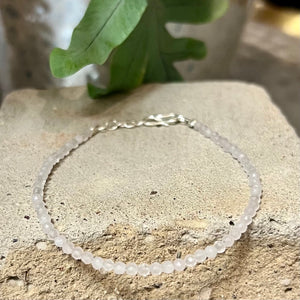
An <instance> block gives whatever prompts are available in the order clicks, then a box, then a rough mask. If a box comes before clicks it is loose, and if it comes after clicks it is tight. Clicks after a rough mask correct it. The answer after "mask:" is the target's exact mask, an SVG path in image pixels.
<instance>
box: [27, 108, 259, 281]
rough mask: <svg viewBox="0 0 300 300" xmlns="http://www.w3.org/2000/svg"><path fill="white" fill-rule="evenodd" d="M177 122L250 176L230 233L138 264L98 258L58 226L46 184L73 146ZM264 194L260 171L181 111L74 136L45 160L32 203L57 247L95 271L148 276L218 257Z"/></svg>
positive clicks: (249, 219) (238, 234)
mask: <svg viewBox="0 0 300 300" xmlns="http://www.w3.org/2000/svg"><path fill="white" fill-rule="evenodd" d="M175 124H182V125H186V126H188V127H189V128H192V129H194V130H196V131H198V132H200V133H201V134H202V135H203V136H205V137H206V138H209V139H210V140H211V141H213V142H214V143H215V144H216V145H218V146H220V147H221V149H223V151H224V152H227V153H229V154H231V156H232V157H233V158H234V159H236V160H237V161H238V162H239V163H240V165H241V166H242V168H243V170H244V171H245V173H246V174H247V176H248V180H249V186H250V199H249V203H248V206H247V207H246V209H245V211H244V213H243V215H242V216H241V217H240V219H239V221H238V222H237V223H236V224H235V225H234V226H233V227H232V228H231V229H230V231H229V233H228V234H227V235H225V236H224V237H223V238H222V239H220V240H218V241H216V242H215V243H214V244H213V245H210V246H207V247H206V248H205V249H198V250H197V251H196V252H195V253H193V254H188V255H186V256H185V257H184V258H183V259H179V258H177V259H175V260H173V261H164V262H161V263H159V262H153V263H152V264H146V263H142V264H136V263H134V262H129V263H124V262H121V261H117V262H114V261H113V260H111V259H105V258H101V257H98V256H96V257H95V256H93V254H92V253H90V252H87V251H83V249H82V248H81V247H77V246H75V245H74V244H73V243H72V242H70V241H68V240H67V238H66V237H65V236H64V235H62V234H61V233H59V232H58V230H57V229H55V227H54V225H53V224H52V222H51V217H50V215H49V214H48V211H47V207H46V205H45V202H44V187H45V184H46V182H47V179H48V177H49V174H50V173H51V172H52V169H53V167H54V165H55V164H57V163H58V162H59V161H60V160H62V159H64V158H65V157H66V156H68V155H69V153H70V152H71V151H72V150H73V149H76V148H77V147H78V146H79V145H81V144H83V143H85V142H86V141H88V140H89V139H90V138H92V137H93V136H94V135H96V134H97V133H99V132H108V131H112V130H116V129H119V128H127V129H130V128H136V127H141V126H146V127H152V126H164V127H168V126H170V125H175ZM261 193H262V188H261V182H260V177H259V174H258V172H257V170H256V169H255V167H254V166H253V165H252V164H251V162H250V161H249V159H248V157H247V156H246V155H245V154H244V153H243V152H242V151H241V150H240V149H239V148H238V147H237V146H235V145H234V144H232V143H230V142H229V141H228V140H227V139H226V138H224V137H221V136H220V135H219V134H218V133H217V132H214V131H212V130H211V129H209V128H208V127H207V126H205V125H204V124H202V123H200V122H198V121H196V120H191V119H188V118H185V117H183V116H182V115H179V114H174V113H170V114H157V115H150V116H149V117H147V118H145V119H143V120H141V121H129V122H118V121H115V120H114V121H112V122H107V123H106V124H105V125H104V126H95V127H91V128H89V130H88V131H87V132H85V133H84V134H82V135H77V136H75V138H74V139H72V140H71V141H69V142H67V143H66V144H65V145H64V146H63V147H61V148H60V149H59V150H58V151H57V152H55V153H54V154H52V155H51V156H50V157H49V158H48V159H47V160H46V161H45V162H44V164H43V166H42V168H41V170H40V172H39V174H38V176H37V179H36V182H35V184H34V187H33V196H32V203H33V206H34V208H35V210H36V212H37V216H38V219H39V222H40V223H41V226H42V229H43V231H44V232H45V233H46V235H47V236H48V238H49V239H50V240H52V241H54V244H55V245H56V246H57V247H59V248H62V251H63V252H64V253H66V254H70V255H72V257H73V258H74V259H75V260H81V261H82V262H83V263H84V264H91V265H92V266H93V268H94V269H96V270H101V271H106V272H110V271H114V272H115V273H116V274H124V273H125V274H128V275H141V276H147V275H150V274H151V275H160V274H161V273H167V274H169V273H172V272H174V271H183V270H185V269H186V267H194V266H195V265H197V264H199V263H203V262H204V261H205V260H206V259H213V258H215V257H216V255H217V254H218V253H223V252H225V251H226V249H227V248H229V247H231V246H232V245H233V244H234V242H235V241H237V240H238V239H240V237H241V235H242V233H244V232H246V230H247V227H248V226H249V225H250V224H251V222H252V218H253V217H254V216H255V215H256V212H257V210H258V209H259V204H260V200H261Z"/></svg>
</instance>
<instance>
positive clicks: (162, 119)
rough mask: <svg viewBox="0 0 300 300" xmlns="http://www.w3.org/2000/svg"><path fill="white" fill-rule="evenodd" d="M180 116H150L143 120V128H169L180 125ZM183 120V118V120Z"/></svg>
mask: <svg viewBox="0 0 300 300" xmlns="http://www.w3.org/2000/svg"><path fill="white" fill-rule="evenodd" d="M182 118H183V117H182V116H181V115H178V114H174V113H169V114H156V115H150V116H148V117H147V118H145V119H144V120H143V122H144V123H143V125H144V126H149V127H152V126H170V125H175V124H178V123H182ZM183 119H184V118H183Z"/></svg>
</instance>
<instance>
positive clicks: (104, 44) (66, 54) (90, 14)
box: [50, 0, 147, 78]
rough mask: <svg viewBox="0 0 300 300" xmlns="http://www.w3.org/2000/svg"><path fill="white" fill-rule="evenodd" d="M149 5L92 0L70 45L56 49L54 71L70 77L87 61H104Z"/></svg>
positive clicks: (136, 0) (132, 0)
mask: <svg viewBox="0 0 300 300" xmlns="http://www.w3.org/2000/svg"><path fill="white" fill-rule="evenodd" d="M146 7H147V1H146V0H91V2H90V4H89V6H88V8H87V11H86V13H85V15H84V17H83V19H82V20H81V22H80V23H79V25H78V26H77V27H76V28H75V29H74V31H73V35H72V39H71V44H70V47H69V49H67V50H63V49H59V48H56V49H54V50H53V51H52V53H51V55H50V68H51V71H52V73H53V75H54V76H56V77H59V78H60V77H66V76H69V75H71V74H73V73H75V72H77V71H79V70H80V69H81V68H83V67H84V66H86V65H89V64H100V65H101V64H103V63H104V62H105V61H106V60H107V58H108V56H109V55H110V53H111V51H112V50H113V49H114V48H115V47H117V46H118V45H120V44H121V43H122V42H123V41H124V40H125V39H126V38H127V37H128V35H129V34H130V33H131V32H132V30H133V29H134V28H135V26H136V25H137V23H138V22H139V20H140V18H141V16H142V14H143V12H144V10H145V8H146Z"/></svg>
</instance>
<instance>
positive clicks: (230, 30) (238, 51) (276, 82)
mask: <svg viewBox="0 0 300 300" xmlns="http://www.w3.org/2000/svg"><path fill="white" fill-rule="evenodd" d="M88 2H89V1H88V0H77V1H72V0H60V1H51V0H1V1H0V103H1V101H2V99H3V98H4V97H5V95H6V94H7V93H9V92H10V91H12V90H15V89H20V88H27V87H31V88H37V89H46V88H53V87H61V86H77V85H84V84H86V82H87V76H89V77H90V79H92V80H95V81H99V80H100V79H101V80H102V81H107V78H108V77H109V74H108V68H107V66H104V67H97V66H87V67H85V68H84V69H82V70H81V71H80V72H78V73H76V74H75V75H73V76H70V77H68V78H64V79H55V78H53V76H52V75H51V73H50V70H49V53H50V51H51V50H52V48H53V47H61V48H67V47H68V45H69V42H70V39H71V34H72V31H73V29H74V27H75V26H76V25H77V24H78V22H79V21H80V19H81V18H82V16H83V14H84V12H85V9H86V7H87V5H88ZM167 28H168V30H169V31H170V32H171V33H172V34H173V35H174V36H177V37H181V36H190V37H194V38H198V39H201V40H203V41H205V42H206V45H207V48H208V55H207V57H206V58H205V59H204V60H201V61H192V60H191V61H185V62H180V63H177V64H176V67H177V68H178V69H179V70H180V72H181V74H182V75H183V77H184V79H185V80H211V79H227V80H228V79H234V80H242V81H247V82H251V83H257V84H259V85H262V86H263V87H265V89H266V90H267V91H268V92H269V94H270V95H271V96H272V99H273V101H274V102H275V103H276V104H277V106H278V107H279V108H280V109H281V110H282V112H283V113H284V114H285V116H286V117H287V119H288V121H289V122H290V124H292V125H293V126H294V128H295V129H296V131H297V133H298V135H300V117H299V116H300V84H299V83H300V1H297V0H294V1H292V0H286V1H281V0H268V1H262V0H257V1H246V0H231V1H230V7H229V9H228V11H227V13H226V14H225V15H224V16H223V17H222V18H220V19H219V20H217V21H215V22H213V23H209V24H205V25H190V24H171V23H170V24H167Z"/></svg>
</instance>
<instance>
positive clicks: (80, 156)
mask: <svg viewBox="0 0 300 300" xmlns="http://www.w3.org/2000/svg"><path fill="white" fill-rule="evenodd" d="M171 111H173V112H178V113H181V114H183V115H185V116H187V117H191V118H196V119H198V120H199V121H202V122H204V123H206V124H207V125H209V126H210V127H211V128H212V129H214V130H217V131H218V132H219V133H220V134H222V135H224V136H226V137H228V138H229V139H230V140H231V141H232V142H233V143H236V144H238V145H239V146H240V148H241V149H242V150H244V152H246V153H247V154H248V156H249V157H250V159H251V160H252V162H253V163H254V164H255V165H256V166H257V168H258V170H259V172H260V174H261V177H262V183H263V189H264V197H263V200H262V205H261V210H260V211H259V213H258V215H257V217H256V218H255V220H254V223H253V225H251V227H250V230H249V232H248V233H246V234H245V235H244V236H243V238H242V239H241V240H240V241H239V242H237V243H236V244H235V246H234V247H233V248H232V249H230V250H229V251H228V252H226V254H223V255H219V256H218V257H217V258H216V259H215V260H213V261H207V262H206V263H205V264H203V265H200V266H198V267H196V268H194V269H191V270H187V271H185V272H181V273H174V274H172V275H162V276H160V277H147V278H139V277H134V278H132V277H129V276H128V277H127V276H117V275H113V274H100V273H99V272H96V271H94V270H93V269H92V268H91V267H89V266H86V265H83V264H82V263H80V262H76V261H74V260H73V259H72V258H70V257H68V256H66V255H63V254H62V252H61V251H59V250H58V249H57V248H55V247H54V246H53V245H52V244H51V243H50V242H47V241H46V239H45V235H44V234H43V232H42V230H41V229H40V225H39V224H38V222H37V218H36V215H35V212H34V210H33V208H32V207H31V200H30V196H31V187H32V184H33V182H34V178H35V176H36V174H37V172H38V169H39V167H40V165H41V164H42V162H43V160H44V159H45V158H46V157H47V156H49V155H50V154H51V153H52V152H54V151H55V150H56V149H57V148H58V147H60V146H61V145H62V144H63V143H64V142H66V141H67V140H68V139H69V138H71V137H73V135H75V134H78V133H80V132H81V131H84V130H85V129H86V128H87V127H88V126H90V125H94V124H95V123H101V122H104V121H107V120H111V119H113V118H117V119H118V120H127V119H140V118H143V117H145V116H147V115H149V114H152V113H168V112H171ZM0 114H1V116H0V141H1V144H0V147H1V150H0V161H1V164H0V172H1V173H0V174H1V179H2V180H1V185H0V197H1V198H0V214H1V216H2V217H1V218H0V228H1V229H0V230H1V235H0V239H1V240H0V262H1V267H0V268H1V269H0V299H1V300H2V299H293V300H294V299H300V288H299V286H300V279H299V278H300V262H299V246H300V244H299V234H300V221H299V212H300V208H299V198H300V189H299V158H300V153H299V140H298V138H297V136H296V134H295V132H294V130H293V129H292V128H291V126H290V125H289V124H288V123H287V121H286V119H285V118H284V117H283V115H282V114H281V112H280V111H279V110H278V109H277V108H276V107H275V106H274V105H273V104H272V102H271V100H270V99H269V96H268V95H267V94H266V93H265V92H264V90H262V89H261V88H259V87H257V86H254V85H246V84H242V83H235V82H223V83H222V82H206V83H194V84H169V85H148V86H144V87H142V88H140V89H138V90H136V91H134V92H132V93H130V94H126V95H116V96H113V97H110V98H107V99H103V100H99V101H94V100H90V99H89V98H88V96H87V95H86V92H85V88H83V87H79V88H70V89H60V90H51V91H37V90H23V91H17V92H14V93H12V94H10V95H9V96H8V97H7V98H6V99H5V101H4V103H3V106H2V108H1V111H0ZM248 193H249V190H248V187H247V179H246V175H245V174H244V173H243V172H242V170H241V168H240V167H239V165H238V164H237V162H236V161H234V160H232V159H231V158H230V157H229V156H228V155H227V154H225V153H223V152H222V151H221V150H219V149H218V148H217V147H216V146H215V145H214V144H212V143H211V142H210V141H209V140H206V139H205V138H203V137H202V136H201V135H200V134H198V133H197V132H195V131H193V130H190V129H188V128H187V127H183V126H174V127H170V128H138V129H134V130H119V131H116V132H109V133H105V134H101V135H100V134H99V135H97V136H95V137H94V138H93V139H92V140H91V141H89V142H88V143H86V144H84V145H83V146H81V147H80V148H79V149H77V150H76V151H75V152H73V154H72V155H71V156H69V157H68V158H67V159H66V160H64V161H63V162H62V163H61V164H60V165H59V167H58V168H56V169H55V170H54V172H53V174H52V176H51V179H50V180H49V182H48V184H47V192H46V202H47V205H48V208H49V211H50V213H51V216H52V218H53V221H54V223H55V225H56V226H57V228H58V229H59V230H60V231H62V232H64V233H66V234H67V235H68V236H69V237H70V239H72V240H73V241H74V242H75V243H77V244H80V245H81V246H82V247H83V248H84V249H86V250H88V249H89V250H90V251H92V252H93V253H95V254H98V255H102V256H104V257H111V258H114V259H121V260H124V261H130V260H135V261H137V262H141V261H147V262H152V261H154V260H159V261H160V260H164V259H173V258H175V257H176V256H180V255H185V254H187V253H190V252H192V251H193V250H195V249H197V248H199V247H202V246H205V245H207V244H209V243H212V242H214V240H216V239H217V238H220V237H221V236H222V235H223V234H224V233H225V232H227V231H228V230H229V228H230V226H231V225H230V223H231V224H232V222H235V221H236V220H237V219H238V216H239V214H241V213H242V211H243V209H244V207H245V206H246V203H247V201H248Z"/></svg>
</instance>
